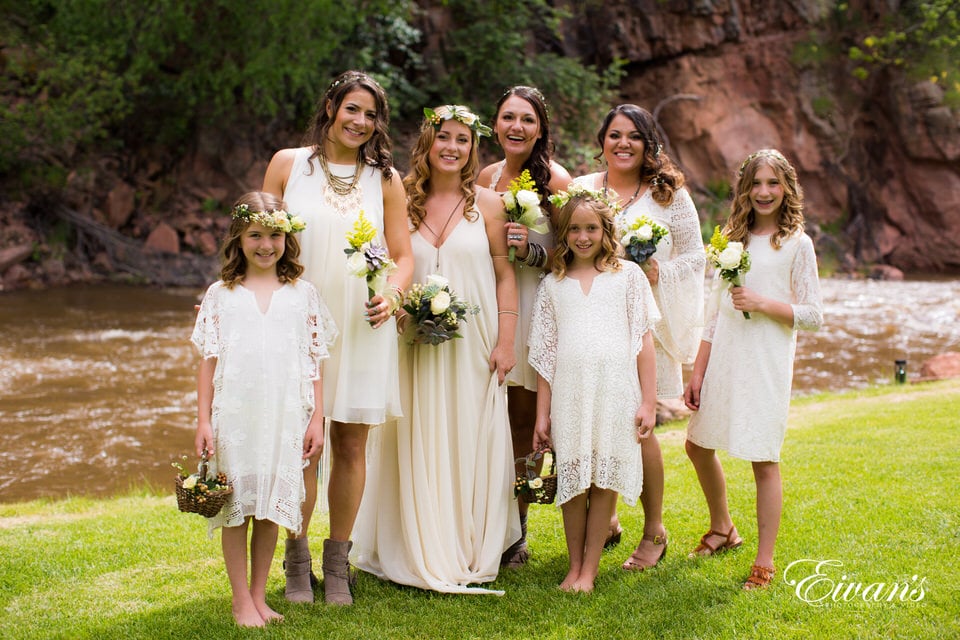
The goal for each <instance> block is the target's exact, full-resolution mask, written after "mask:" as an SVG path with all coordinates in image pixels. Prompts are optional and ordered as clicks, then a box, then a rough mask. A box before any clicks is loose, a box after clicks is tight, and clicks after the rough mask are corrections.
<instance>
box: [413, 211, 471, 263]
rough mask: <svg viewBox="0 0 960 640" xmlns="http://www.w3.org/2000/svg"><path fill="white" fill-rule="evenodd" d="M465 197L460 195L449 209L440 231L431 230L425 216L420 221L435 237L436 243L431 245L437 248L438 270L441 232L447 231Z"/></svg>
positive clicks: (441, 243) (441, 242)
mask: <svg viewBox="0 0 960 640" xmlns="http://www.w3.org/2000/svg"><path fill="white" fill-rule="evenodd" d="M466 197H467V196H465V195H464V196H460V199H459V200H457V204H455V205H454V206H453V210H451V211H450V215H448V216H447V221H446V222H444V223H443V226H442V227H440V233H437V232H436V231H434V230H433V227H431V226H430V225H429V224H427V218H426V216H424V217H423V220H421V221H420V224H422V225H423V226H424V227H426V228H427V231H429V232H430V233H432V234H433V237H434V238H436V239H437V243H436V244H434V245H433V246H435V247H436V248H437V269H438V270H439V269H440V247H441V246H442V245H443V241H442V238H443V234H444V233H445V232H446V231H447V227H448V226H450V221H451V220H453V216H454V215H455V214H456V213H457V209H459V208H460V205H461V204H463V201H464V200H465V199H466ZM431 244H433V243H431Z"/></svg>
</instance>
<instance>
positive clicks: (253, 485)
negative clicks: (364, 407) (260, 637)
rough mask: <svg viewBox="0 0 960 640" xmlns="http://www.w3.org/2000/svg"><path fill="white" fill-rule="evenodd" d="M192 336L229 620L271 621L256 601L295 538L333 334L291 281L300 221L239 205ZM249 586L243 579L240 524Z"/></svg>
mask: <svg viewBox="0 0 960 640" xmlns="http://www.w3.org/2000/svg"><path fill="white" fill-rule="evenodd" d="M232 216H233V221H232V222H231V224H230V229H229V231H228V233H227V238H226V240H225V241H224V243H223V246H222V248H221V261H222V268H221V271H220V280H218V281H217V282H215V283H214V284H212V285H210V287H209V288H208V289H207V292H206V294H205V295H204V297H203V302H202V303H201V305H200V312H199V314H198V316H197V322H196V326H195V327H194V330H193V335H192V337H191V340H192V342H193V343H194V344H195V345H196V347H197V349H198V351H199V352H200V355H201V356H202V357H203V360H202V361H201V362H200V367H199V372H198V374H197V406H198V411H197V433H196V440H195V445H196V450H197V455H200V454H201V452H203V451H204V450H206V451H210V452H214V459H213V460H214V465H213V466H215V471H220V472H223V473H225V474H226V476H227V479H228V480H229V481H230V482H231V483H232V484H233V494H232V495H231V496H230V499H229V500H228V501H227V503H226V504H225V505H224V507H223V510H222V511H220V513H218V514H217V515H216V516H215V517H213V518H211V519H210V535H211V536H212V535H213V530H214V529H215V528H217V527H221V526H222V527H223V531H222V535H221V541H222V546H223V559H224V562H225V563H226V568H227V577H228V578H229V580H230V588H231V590H232V591H233V603H232V609H233V617H234V619H235V620H236V622H237V624H238V625H240V626H244V627H262V626H263V625H264V624H265V623H267V622H270V621H271V620H280V619H282V616H281V615H280V614H278V613H277V612H276V611H274V610H273V609H271V608H270V607H269V606H268V605H267V603H266V600H265V588H266V582H267V574H268V573H269V571H270V561H271V560H272V559H273V552H274V549H275V548H276V545H277V532H278V530H279V529H278V528H279V527H281V526H282V527H286V528H287V529H290V530H292V531H298V530H299V529H300V526H301V515H300V503H301V502H303V500H304V496H305V487H304V483H303V467H304V464H305V462H304V461H305V460H306V459H307V458H308V457H309V456H311V455H313V454H314V453H316V452H317V451H320V450H321V449H322V448H323V438H324V433H323V412H322V411H315V408H316V407H318V406H322V405H321V403H322V385H321V376H320V374H321V361H322V360H323V359H324V358H327V357H328V356H329V353H328V351H327V347H328V345H330V344H331V343H332V342H333V340H334V338H335V337H336V331H337V330H336V327H335V326H334V324H333V319H332V318H331V316H330V312H329V311H327V308H326V305H324V303H323V301H322V300H321V299H320V296H319V295H318V294H317V290H316V289H315V288H314V287H313V285H312V284H310V283H309V282H307V281H305V280H300V279H298V278H299V276H300V274H301V273H302V272H303V267H302V266H301V265H300V263H299V262H297V256H298V255H299V253H300V245H299V244H298V242H297V239H296V237H295V236H294V235H293V233H294V232H296V231H300V230H302V229H303V226H304V225H303V223H302V222H301V221H300V219H299V218H296V217H293V216H291V215H289V214H288V213H287V212H286V211H284V205H283V202H282V201H280V200H279V199H278V198H276V197H274V196H272V195H270V194H268V193H263V192H253V193H248V194H246V195H244V196H243V197H241V198H240V199H239V200H238V201H237V203H236V205H235V206H234V208H233V210H232ZM251 520H253V535H252V538H251V541H250V556H251V562H250V579H249V584H248V582H247V528H248V525H249V524H250V521H251Z"/></svg>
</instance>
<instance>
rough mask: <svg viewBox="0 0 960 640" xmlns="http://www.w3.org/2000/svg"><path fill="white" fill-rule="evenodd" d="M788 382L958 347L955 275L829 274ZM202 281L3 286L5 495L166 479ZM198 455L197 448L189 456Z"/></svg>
mask: <svg viewBox="0 0 960 640" xmlns="http://www.w3.org/2000/svg"><path fill="white" fill-rule="evenodd" d="M822 285H823V293H824V303H825V325H824V327H823V329H821V331H819V332H817V333H813V334H811V333H806V332H801V333H800V338H799V342H798V347H797V359H796V367H795V375H794V394H795V395H801V394H809V393H814V392H818V391H837V390H842V389H853V388H860V387H865V386H868V385H871V384H877V383H880V384H886V383H891V382H892V380H893V362H894V360H895V359H901V358H902V359H906V360H907V361H908V376H909V377H911V378H912V377H915V376H916V375H917V372H918V371H919V368H920V364H921V363H922V362H923V361H924V360H925V359H926V358H929V357H930V356H933V355H936V354H939V353H943V352H946V351H960V321H958V320H960V280H940V281H909V282H874V281H863V280H835V279H828V280H824V281H823V283H822ZM199 293H200V292H199V291H197V290H156V289H147V288H127V287H106V286H98V287H71V288H65V289H56V290H49V291H22V292H13V293H3V294H0V362H2V367H0V502H16V501H20V500H29V499H32V498H37V497H45V496H50V497H62V496H65V495H69V494H84V495H99V496H103V495H110V494H114V493H117V492H121V491H125V490H127V489H129V488H131V487H142V486H144V485H148V484H149V485H151V486H158V487H161V488H166V489H169V490H170V491H171V493H172V490H173V473H174V472H173V470H172V469H171V467H170V463H171V461H173V460H174V459H175V458H177V457H179V456H180V455H182V454H186V453H190V452H191V450H192V448H193V428H194V415H195V403H196V383H195V377H194V376H195V367H196V363H197V356H196V355H195V352H194V349H193V346H192V345H191V344H190V343H189V336H190V332H191V330H192V327H193V319H194V313H195V312H194V309H193V305H194V304H195V303H196V302H197V299H198V295H199ZM191 457H192V455H191Z"/></svg>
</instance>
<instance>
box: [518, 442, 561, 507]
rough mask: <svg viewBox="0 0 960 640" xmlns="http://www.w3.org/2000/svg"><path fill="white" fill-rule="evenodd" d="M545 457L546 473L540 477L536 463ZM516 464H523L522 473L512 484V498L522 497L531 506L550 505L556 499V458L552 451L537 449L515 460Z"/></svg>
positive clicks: (546, 448)
mask: <svg viewBox="0 0 960 640" xmlns="http://www.w3.org/2000/svg"><path fill="white" fill-rule="evenodd" d="M545 455H546V456H548V458H549V463H546V461H545V467H546V468H545V471H546V473H544V474H543V475H541V472H540V471H537V463H538V462H539V461H540V460H541V459H542V458H543V457H544V456H545ZM516 463H517V464H520V463H523V471H522V472H521V473H518V474H517V479H516V481H515V482H514V483H513V495H514V497H517V498H520V497H523V499H524V500H525V501H526V502H529V503H531V504H552V503H553V501H554V500H555V499H556V497H557V458H556V456H555V455H554V454H553V451H552V450H551V449H550V448H549V447H544V448H541V449H537V450H536V451H531V452H530V453H528V454H527V455H525V456H524V457H522V458H517V459H516Z"/></svg>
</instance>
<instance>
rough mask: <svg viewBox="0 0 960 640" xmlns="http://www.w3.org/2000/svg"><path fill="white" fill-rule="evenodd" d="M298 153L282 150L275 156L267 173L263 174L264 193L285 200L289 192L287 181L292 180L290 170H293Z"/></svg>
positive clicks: (293, 150) (291, 150)
mask: <svg viewBox="0 0 960 640" xmlns="http://www.w3.org/2000/svg"><path fill="white" fill-rule="evenodd" d="M296 151H297V150H296V149H281V150H280V151H277V152H276V153H275V154H273V158H271V159H270V164H268V165H267V172H266V173H265V174H263V187H262V189H261V190H262V191H266V192H267V193H272V194H273V195H275V196H277V197H278V198H281V199H282V198H283V194H284V192H286V190H287V180H289V179H290V170H291V169H293V159H294V156H295V155H296Z"/></svg>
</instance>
